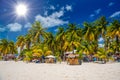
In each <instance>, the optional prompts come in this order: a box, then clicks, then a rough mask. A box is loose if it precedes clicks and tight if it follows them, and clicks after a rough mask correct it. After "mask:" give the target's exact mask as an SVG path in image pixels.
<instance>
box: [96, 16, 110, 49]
mask: <svg viewBox="0 0 120 80" xmlns="http://www.w3.org/2000/svg"><path fill="white" fill-rule="evenodd" d="M95 24H96V26H97V29H98V30H97V32H98V34H99V35H100V36H102V38H103V39H104V44H105V46H104V47H105V50H107V41H106V30H107V25H108V21H107V20H106V18H105V17H104V16H102V17H100V18H99V19H97V20H96V21H95Z"/></svg>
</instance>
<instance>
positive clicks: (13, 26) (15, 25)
mask: <svg viewBox="0 0 120 80" xmlns="http://www.w3.org/2000/svg"><path fill="white" fill-rule="evenodd" d="M7 28H8V29H9V30H10V31H12V32H17V31H21V29H22V25H21V24H19V23H11V24H8V25H7Z"/></svg>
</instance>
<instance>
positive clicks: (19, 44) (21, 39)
mask: <svg viewBox="0 0 120 80" xmlns="http://www.w3.org/2000/svg"><path fill="white" fill-rule="evenodd" d="M16 46H17V48H19V47H20V53H21V51H22V50H23V48H24V46H25V37H24V36H22V35H20V36H18V37H17V41H16ZM20 53H19V54H20Z"/></svg>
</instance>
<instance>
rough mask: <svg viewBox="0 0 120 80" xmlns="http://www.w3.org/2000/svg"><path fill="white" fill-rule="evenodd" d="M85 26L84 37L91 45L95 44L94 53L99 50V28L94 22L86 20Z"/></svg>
mask: <svg viewBox="0 0 120 80" xmlns="http://www.w3.org/2000/svg"><path fill="white" fill-rule="evenodd" d="M83 25H84V28H83V37H84V40H85V41H87V42H88V44H89V45H93V44H94V48H93V49H94V53H96V52H97V49H98V36H99V34H98V30H97V27H96V25H95V24H94V23H88V22H85V23H84V24H83Z"/></svg>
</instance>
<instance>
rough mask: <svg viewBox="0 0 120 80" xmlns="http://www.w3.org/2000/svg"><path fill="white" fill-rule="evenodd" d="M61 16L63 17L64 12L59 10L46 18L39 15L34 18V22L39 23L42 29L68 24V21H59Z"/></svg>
mask: <svg viewBox="0 0 120 80" xmlns="http://www.w3.org/2000/svg"><path fill="white" fill-rule="evenodd" d="M62 16H64V11H62V10H61V11H59V12H54V13H53V14H51V15H49V16H46V17H44V16H42V15H40V14H39V15H37V16H36V17H35V20H36V21H40V22H41V24H42V25H43V27H54V26H59V25H63V24H67V23H68V21H63V20H62V19H60V18H61V17H62Z"/></svg>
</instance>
